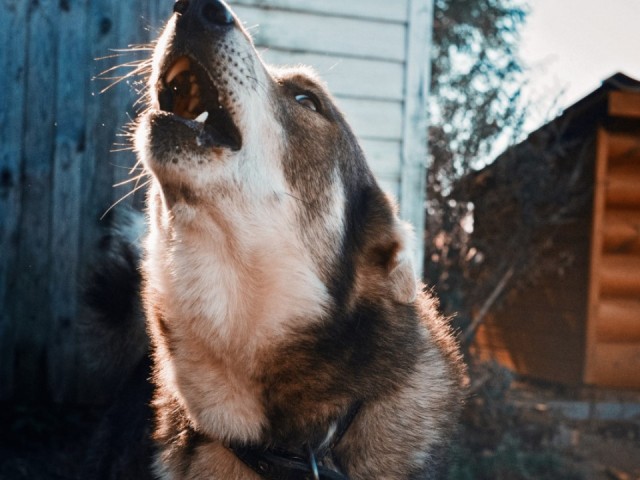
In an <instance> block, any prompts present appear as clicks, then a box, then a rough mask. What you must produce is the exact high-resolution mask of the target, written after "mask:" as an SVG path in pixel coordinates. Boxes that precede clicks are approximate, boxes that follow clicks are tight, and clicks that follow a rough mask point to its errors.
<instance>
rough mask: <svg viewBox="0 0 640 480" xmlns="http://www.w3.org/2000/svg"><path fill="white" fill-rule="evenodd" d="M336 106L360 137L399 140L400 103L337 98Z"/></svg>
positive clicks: (400, 127)
mask: <svg viewBox="0 0 640 480" xmlns="http://www.w3.org/2000/svg"><path fill="white" fill-rule="evenodd" d="M337 104H338V106H339V107H340V108H341V109H342V111H343V112H344V114H345V116H346V117H347V120H348V121H349V123H350V124H351V126H352V127H353V129H354V130H355V132H356V133H357V134H358V136H359V137H360V138H367V139H379V140H400V139H401V138H402V103H401V102H384V101H378V100H355V99H352V98H338V99H337Z"/></svg>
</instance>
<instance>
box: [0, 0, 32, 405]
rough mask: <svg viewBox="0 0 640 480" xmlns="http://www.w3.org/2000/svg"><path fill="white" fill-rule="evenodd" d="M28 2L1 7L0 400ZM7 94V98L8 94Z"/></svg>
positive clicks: (8, 361)
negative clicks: (2, 90)
mask: <svg viewBox="0 0 640 480" xmlns="http://www.w3.org/2000/svg"><path fill="white" fill-rule="evenodd" d="M28 5H29V4H28V2H25V1H24V0H13V1H5V2H3V3H2V4H1V6H0V42H2V43H1V45H2V48H0V85H2V88H3V89H4V93H3V94H2V96H1V99H0V105H1V106H0V139H2V141H0V212H2V213H1V214H0V251H1V252H2V255H0V400H7V399H8V398H9V397H10V396H11V395H12V393H13V372H14V365H15V364H14V354H15V342H14V335H15V327H16V323H17V320H16V317H15V316H14V314H13V305H14V304H15V302H16V298H15V294H16V293H17V291H16V289H15V287H13V286H11V284H14V283H15V280H16V275H18V274H19V272H20V270H19V269H18V266H17V265H16V260H17V252H18V224H19V219H20V212H21V184H20V171H21V169H22V158H23V152H22V133H23V131H22V127H23V125H24V98H25V95H24V93H25V88H26V85H25V67H26V33H27V30H26V28H25V25H26V24H27V8H28ZM9 92H10V93H9Z"/></svg>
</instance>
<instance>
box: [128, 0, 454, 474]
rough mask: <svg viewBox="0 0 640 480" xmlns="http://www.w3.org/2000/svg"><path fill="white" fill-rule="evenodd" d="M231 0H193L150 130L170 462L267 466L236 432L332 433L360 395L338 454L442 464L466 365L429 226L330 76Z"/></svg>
mask: <svg viewBox="0 0 640 480" xmlns="http://www.w3.org/2000/svg"><path fill="white" fill-rule="evenodd" d="M226 9H227V7H226V6H225V5H224V4H223V3H222V2H219V1H218V0H191V1H189V2H187V1H184V0H183V1H180V2H178V4H177V10H178V12H179V13H176V14H175V15H174V16H173V17H172V18H171V19H170V21H169V23H168V24H167V26H166V28H165V30H164V33H163V34H162V36H161V38H160V39H159V41H158V44H157V47H156V49H155V53H154V59H153V73H152V76H151V80H150V92H151V95H150V108H149V110H148V111H147V112H146V113H145V114H144V115H143V116H142V118H141V120H140V121H139V125H138V127H137V132H136V149H137V152H138V155H139V158H140V159H141V161H142V162H143V164H144V166H145V167H146V168H147V170H148V171H149V172H150V174H151V178H152V183H151V187H150V192H149V197H148V218H149V233H148V237H147V239H146V242H145V251H146V254H145V259H144V262H143V277H144V281H143V284H144V288H143V302H144V307H145V310H146V315H147V322H148V329H149V331H150V334H151V339H152V345H153V363H154V366H153V371H154V381H155V384H156V392H155V396H154V401H153V407H154V409H155V415H156V425H155V433H154V439H155V442H156V445H157V449H158V453H157V456H156V460H155V464H154V469H155V472H156V475H157V476H158V477H159V478H161V479H180V480H182V479H185V480H186V479H211V478H215V479H225V480H234V479H257V478H259V477H258V476H257V475H256V474H255V473H254V472H253V471H252V470H250V469H249V468H248V467H247V466H245V465H244V464H243V463H242V462H241V461H240V460H239V459H238V458H237V457H236V456H235V455H234V453H232V451H231V450H230V449H229V448H228V446H229V445H230V444H236V445H238V444H258V445H263V446H265V447H270V446H278V447H279V448H284V449H288V450H290V451H293V452H297V451H299V450H300V449H301V448H302V446H304V445H309V446H311V447H312V448H318V447H320V446H321V445H323V444H327V443H329V442H331V441H332V437H333V436H334V435H335V434H336V432H335V431H336V425H337V424H338V423H339V422H340V421H341V419H343V417H344V416H345V415H346V414H347V412H348V411H349V409H350V408H351V407H352V406H353V405H354V404H355V403H356V402H361V403H362V406H361V407H360V409H359V411H358V413H357V415H356V416H355V418H354V419H353V421H352V422H351V424H350V426H349V428H348V429H347V431H346V433H345V434H344V436H343V437H342V439H341V440H340V441H339V442H338V443H337V445H336V446H335V448H334V451H333V458H334V459H335V462H334V463H333V467H334V468H336V469H340V470H341V471H342V472H343V473H344V474H345V475H347V476H348V477H349V478H350V479H377V478H380V479H381V478H384V479H409V478H436V475H437V472H438V463H439V460H440V457H441V453H442V452H443V449H444V448H445V447H446V444H447V442H448V440H449V439H450V437H451V435H452V432H453V430H454V427H455V424H456V420H457V416H458V412H459V409H460V406H461V402H462V400H461V398H462V389H461V383H462V378H463V369H462V367H461V362H460V359H459V356H458V353H457V348H456V346H455V344H454V342H453V340H452V338H451V336H450V334H449V331H448V329H447V327H446V325H445V322H444V321H443V319H442V318H441V317H440V316H439V314H438V313H437V311H436V305H435V302H434V300H433V299H432V298H431V297H430V296H429V295H428V294H426V293H423V292H422V286H421V285H419V284H418V283H417V282H416V279H415V275H414V270H413V266H412V260H411V253H410V252H411V235H412V234H411V231H410V228H409V227H408V226H407V225H405V224H404V223H403V222H401V221H400V220H399V219H398V218H397V215H396V211H395V207H394V206H393V204H392V202H391V201H390V200H389V198H388V197H387V196H385V195H384V194H383V192H382V191H381V189H380V188H379V187H378V185H377V183H376V181H375V179H374V177H373V175H372V173H371V171H370V170H369V167H368V166H367V163H366V161H365V158H364V155H363V153H362V151H361V149H360V147H359V145H358V142H357V140H356V138H355V136H354V134H353V133H352V131H351V129H350V127H349V125H348V124H347V123H346V121H345V119H344V118H343V116H342V115H341V113H340V112H339V110H338V109H337V107H336V106H335V104H334V101H333V100H332V98H331V96H330V94H329V93H328V92H327V90H326V89H325V87H324V86H323V84H322V82H320V81H319V80H318V78H317V77H316V76H315V74H314V73H313V72H311V71H310V70H309V69H307V68H293V69H275V68H272V67H269V66H265V65H264V64H263V63H262V61H261V59H260V57H259V55H258V54H257V53H256V50H255V49H254V47H253V44H252V42H251V39H250V37H249V35H248V34H247V33H246V31H244V29H243V28H242V27H241V26H240V22H239V21H238V19H237V18H235V17H234V16H232V14H231V13H230V12H229V11H228V10H226ZM185 58H186V59H188V60H187V61H185ZM173 74H176V75H173ZM174 76H175V78H182V80H180V81H182V82H183V84H182V87H184V84H185V83H186V85H187V86H188V87H189V88H192V89H191V90H190V92H189V93H185V92H184V91H182V92H180V91H179V90H180V88H181V84H180V83H179V82H180V81H178V82H176V81H175V80H172V77H174ZM180 76H182V77H180ZM188 78H190V79H189V80H187V79H188ZM194 85H197V86H196V87H194ZM172 89H173V91H172ZM213 97H217V99H216V98H213ZM194 98H197V99H198V100H197V101H193V102H191V100H193V99H194ZM188 103H191V105H190V106H186V105H187V104H188ZM212 110H215V111H212ZM205 111H206V112H207V113H208V115H209V118H208V119H207V120H206V122H204V123H203V122H202V119H203V118H204V117H201V118H199V119H197V120H196V119H195V117H197V116H199V115H200V114H201V113H203V112H205ZM225 112H226V113H225ZM205 116H206V114H205Z"/></svg>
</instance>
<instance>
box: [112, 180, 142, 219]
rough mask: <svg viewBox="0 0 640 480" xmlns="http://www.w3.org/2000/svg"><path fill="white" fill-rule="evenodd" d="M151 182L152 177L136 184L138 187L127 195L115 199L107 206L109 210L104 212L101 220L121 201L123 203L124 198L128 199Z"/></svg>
mask: <svg viewBox="0 0 640 480" xmlns="http://www.w3.org/2000/svg"><path fill="white" fill-rule="evenodd" d="M150 183H151V179H149V180H147V181H146V182H144V183H142V184H140V185H136V187H135V188H134V189H133V190H131V191H130V192H129V193H127V194H126V195H123V196H122V197H120V198H119V199H118V200H117V201H115V202H114V203H113V204H112V205H111V206H110V207H109V208H107V210H106V211H105V212H104V213H103V214H102V216H101V217H100V220H103V219H104V217H106V216H107V214H108V213H109V212H110V211H111V210H113V209H114V208H115V207H116V206H117V205H119V204H120V203H122V202H123V201H124V200H126V199H127V198H129V197H130V196H131V195H133V194H135V193H136V192H137V191H138V190H140V189H142V188H144V187H146V186H147V185H149V184H150Z"/></svg>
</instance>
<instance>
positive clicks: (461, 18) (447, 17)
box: [429, 0, 528, 180]
mask: <svg viewBox="0 0 640 480" xmlns="http://www.w3.org/2000/svg"><path fill="white" fill-rule="evenodd" d="M527 11H528V7H527V4H526V0H435V19H434V31H433V44H434V47H433V51H432V59H431V68H432V70H431V74H432V76H431V79H432V80H431V95H432V97H431V98H432V101H431V105H430V109H431V114H432V122H431V123H432V127H431V128H430V132H429V134H430V140H431V143H430V148H431V152H432V157H433V161H434V163H436V165H437V166H438V167H440V168H442V169H443V174H445V175H447V176H448V177H452V176H453V177H457V176H459V175H461V174H464V173H465V172H466V171H467V170H468V169H469V168H470V167H473V166H474V165H475V166H477V165H478V163H479V162H480V161H482V160H483V159H486V155H488V154H489V153H490V152H491V150H492V148H491V147H492V145H493V144H494V142H495V141H496V140H497V139H498V138H499V137H505V135H511V136H517V135H518V134H519V133H520V130H521V127H522V122H523V119H524V114H525V112H526V108H525V105H524V104H523V102H522V100H521V89H522V86H523V85H524V84H525V79H524V73H525V68H524V66H523V62H522V61H521V59H520V57H519V54H518V44H519V41H520V29H521V28H522V26H523V24H524V21H525V19H526V15H527ZM441 180H442V179H441Z"/></svg>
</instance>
